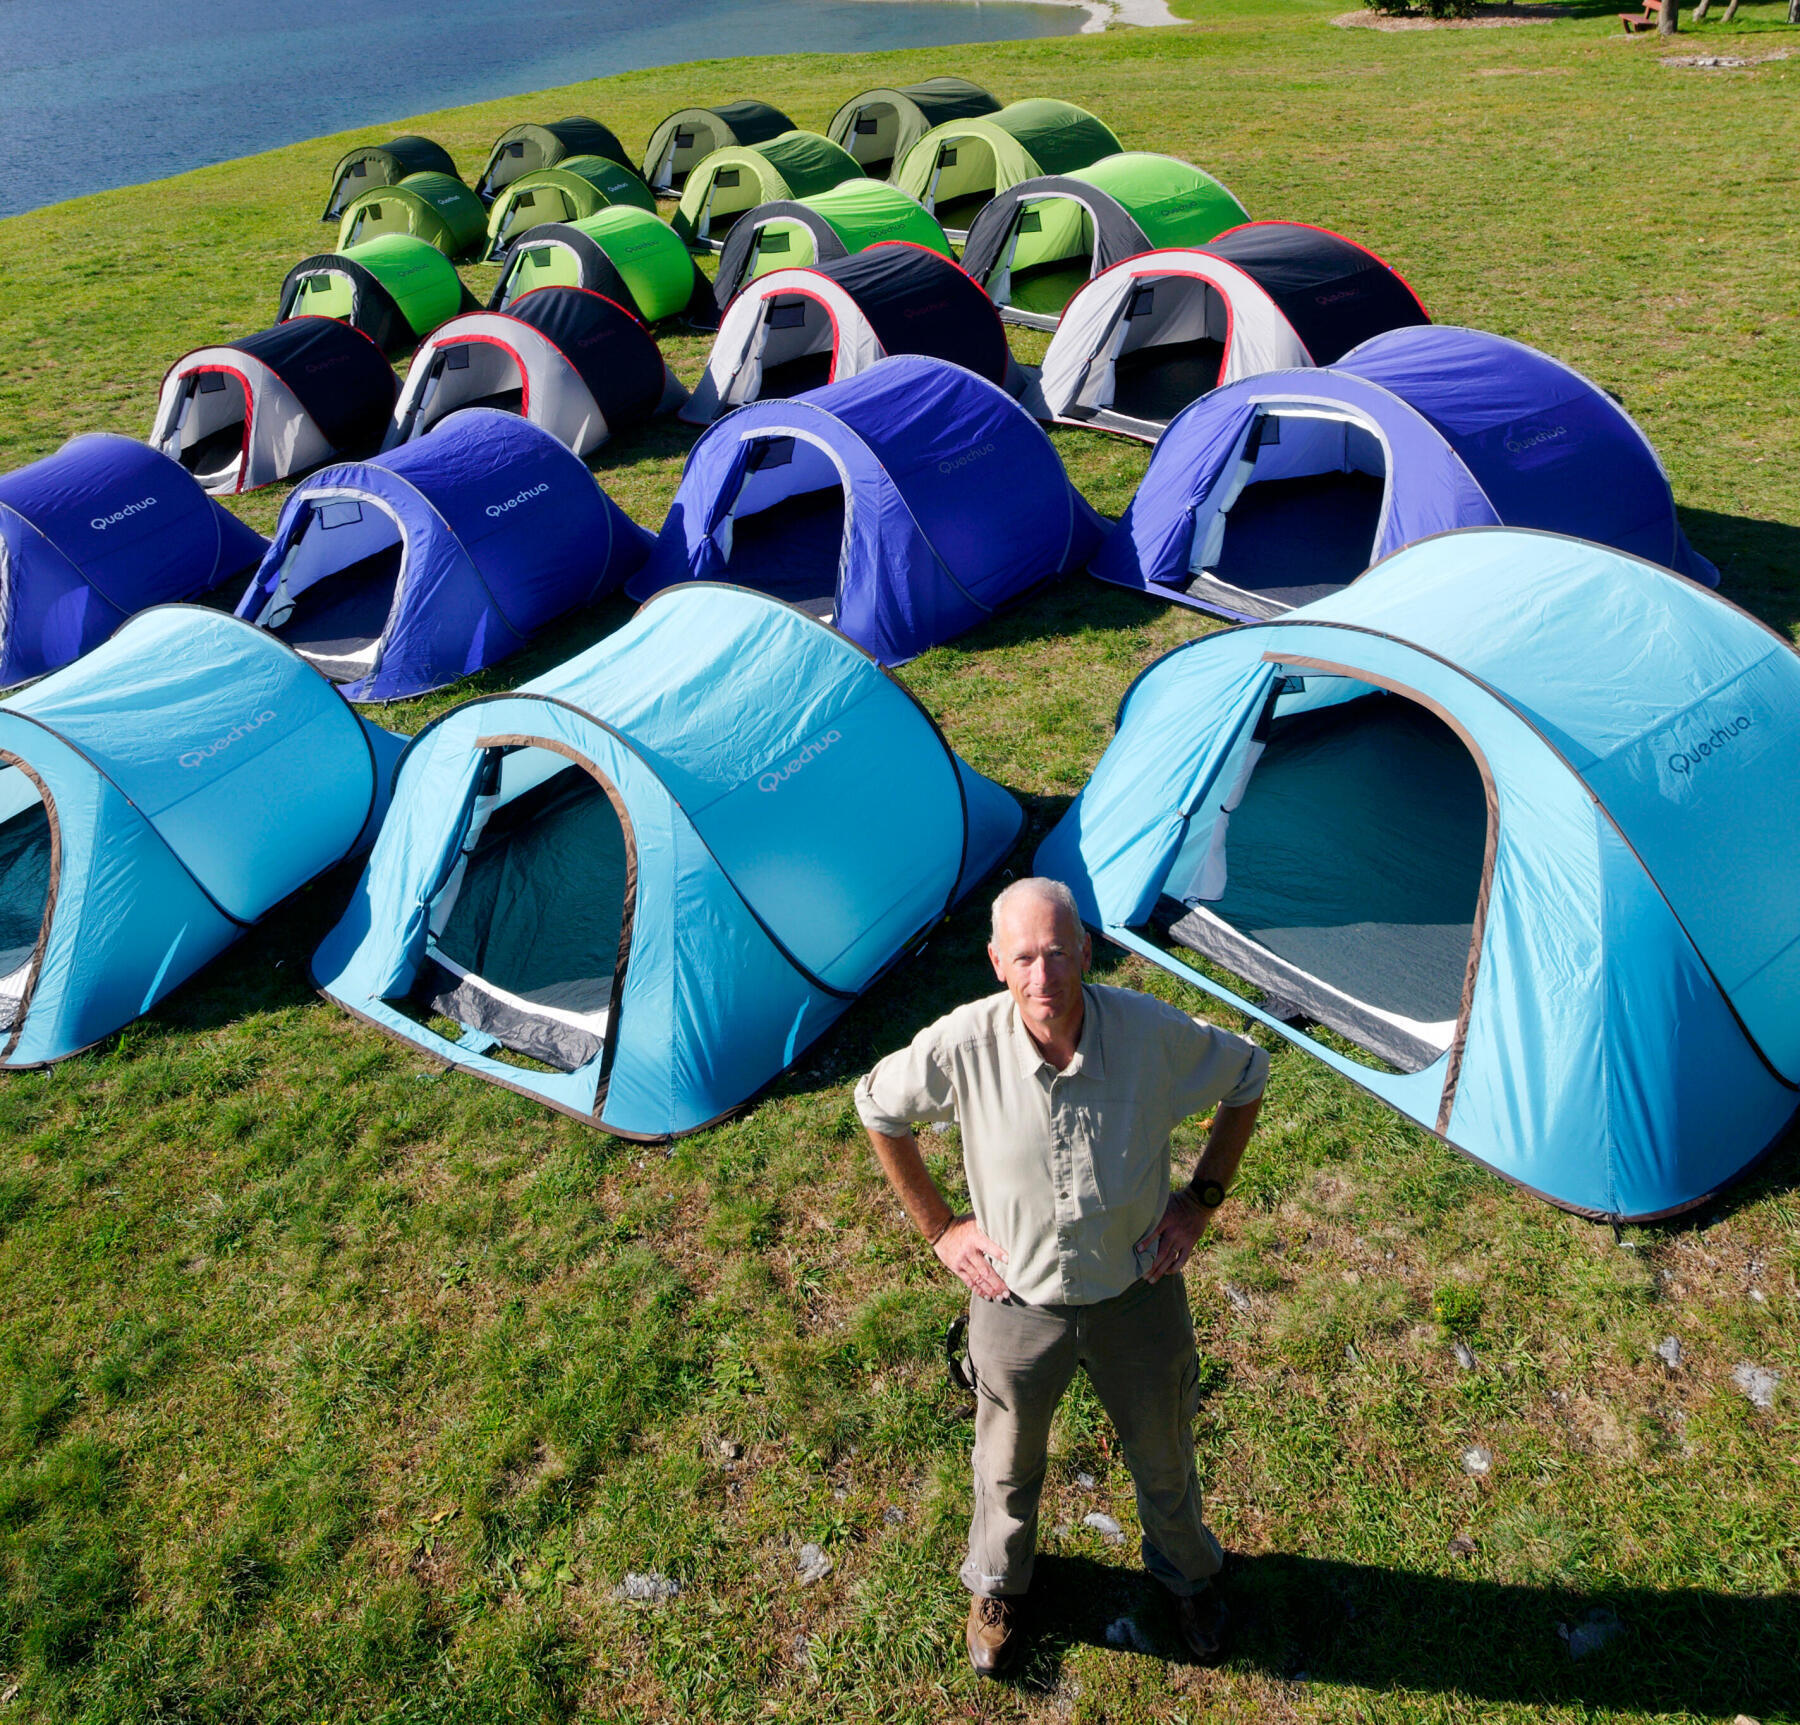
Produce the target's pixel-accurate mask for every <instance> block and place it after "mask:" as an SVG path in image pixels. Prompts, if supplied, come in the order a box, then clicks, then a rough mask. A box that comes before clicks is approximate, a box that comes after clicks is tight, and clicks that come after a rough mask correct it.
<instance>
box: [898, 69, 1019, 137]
mask: <svg viewBox="0 0 1800 1725" xmlns="http://www.w3.org/2000/svg"><path fill="white" fill-rule="evenodd" d="M900 94H901V95H903V96H910V97H911V98H912V100H913V103H914V105H915V106H916V107H917V108H918V110H919V112H920V113H921V114H923V115H924V116H925V119H926V122H927V123H928V124H929V125H932V126H943V125H947V124H948V123H949V122H950V121H952V120H979V119H980V118H981V117H982V116H983V115H984V114H997V113H999V112H1000V106H1001V104H1000V100H999V98H998V97H997V96H995V95H994V94H993V93H992V92H991V91H988V90H984V89H982V87H981V86H980V85H979V84H971V83H970V82H969V80H968V79H967V78H924V79H921V80H920V81H919V82H918V83H916V84H902V85H901V86H900Z"/></svg>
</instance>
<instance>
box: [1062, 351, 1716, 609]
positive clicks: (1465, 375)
mask: <svg viewBox="0 0 1800 1725" xmlns="http://www.w3.org/2000/svg"><path fill="white" fill-rule="evenodd" d="M1495 525H1505V526H1509V527H1536V528H1542V529H1545V530H1547V531H1550V532H1557V533H1567V534H1572V535H1575V536H1577V537H1580V538H1584V539H1591V540H1594V541H1596V542H1598V543H1600V544H1604V545H1611V546H1614V547H1616V548H1617V549H1618V550H1621V551H1626V552H1629V553H1631V554H1632V555H1633V556H1637V557H1644V558H1648V559H1649V560H1650V561H1652V562H1655V563H1661V564H1664V565H1666V566H1667V567H1669V568H1672V569H1674V570H1675V571H1676V572H1677V573H1679V574H1683V575H1688V576H1690V577H1692V578H1694V579H1696V580H1699V581H1702V582H1705V583H1706V584H1708V585H1716V584H1717V582H1718V578H1719V577H1718V571H1717V570H1715V569H1714V568H1713V567H1712V565H1711V564H1710V563H1708V562H1707V561H1706V560H1705V559H1704V558H1703V557H1700V556H1698V555H1696V554H1695V553H1694V552H1693V551H1692V550H1691V549H1690V548H1689V546H1688V543H1687V539H1686V537H1685V536H1684V535H1683V533H1682V531H1681V526H1680V523H1679V522H1678V521H1677V519H1676V516H1675V501H1674V497H1673V495H1672V494H1671V492H1670V490H1669V481H1668V477H1667V475H1666V474H1665V473H1664V472H1663V469H1662V465H1661V463H1660V462H1659V461H1658V460H1657V458H1656V452H1655V450H1653V449H1652V448H1651V446H1650V442H1649V440H1648V439H1647V438H1646V437H1645V436H1644V434H1643V432H1642V431H1640V430H1639V429H1638V427H1637V425H1636V424H1635V423H1633V421H1632V419H1631V417H1630V416H1629V415H1628V414H1627V413H1626V412H1625V410H1624V409H1623V408H1621V407H1620V406H1619V405H1618V404H1617V403H1616V402H1614V401H1613V400H1612V399H1611V398H1610V397H1608V396H1607V395H1606V393H1605V392H1604V391H1603V390H1601V389H1599V388H1598V387H1596V386H1595V385H1594V384H1592V383H1590V382H1588V380H1587V379H1586V378H1584V377H1582V376H1581V375H1580V374H1579V373H1578V372H1576V371H1573V370H1571V369H1570V368H1569V367H1568V366H1566V365H1563V364H1562V363H1561V362H1560V361H1557V360H1554V359H1551V358H1550V357H1549V356H1548V355H1546V354H1542V353H1539V352H1537V351H1536V350H1535V349H1534V348H1529V347H1525V346H1523V345H1522V344H1520V343H1518V342H1515V341H1508V340H1506V339H1505V338H1503V337H1501V336H1496V335H1487V334H1484V333H1482V332H1480V331H1477V330H1465V329H1454V328H1450V327H1447V326H1444V325H1436V326H1426V327H1421V328H1413V329H1401V330H1394V331H1391V332H1390V333H1388V334H1386V335H1381V336H1377V337H1376V338H1375V339H1374V340H1373V341H1369V342H1365V343H1363V344H1362V346H1360V347H1358V348H1355V349H1354V350H1352V351H1351V352H1350V353H1349V354H1347V355H1346V356H1345V357H1344V358H1343V359H1342V360H1340V361H1339V362H1338V364H1337V365H1335V366H1330V367H1322V368H1320V369H1318V370H1314V371H1281V372H1268V373H1265V374H1263V375H1262V376H1259V377H1251V378H1246V379H1245V380H1244V381H1242V382H1241V383H1234V384H1230V385H1228V386H1227V387H1225V388H1224V389H1220V390H1215V391H1214V392H1213V393H1212V394H1211V395H1208V396H1205V397H1203V398H1202V399H1201V400H1199V401H1197V402H1195V403H1193V405H1192V406H1190V407H1188V408H1186V409H1184V410H1183V411H1182V412H1181V413H1180V414H1179V415H1178V416H1177V417H1176V418H1175V420H1174V421H1173V422H1172V423H1171V424H1170V426H1169V429H1168V430H1167V431H1166V432H1164V433H1163V436H1162V440H1161V442H1159V443H1158V444H1157V446H1156V452H1155V454H1154V455H1152V456H1151V458H1150V466H1149V469H1148V471H1147V472H1146V473H1145V475H1144V479H1143V483H1142V484H1141V485H1140V486H1139V487H1138V491H1137V495H1136V496H1135V497H1134V498H1133V499H1132V500H1131V503H1130V505H1129V507H1128V508H1127V509H1126V511H1125V514H1124V515H1123V517H1121V519H1120V521H1119V523H1118V525H1117V526H1116V527H1115V528H1114V529H1113V530H1112V532H1111V534H1110V535H1109V536H1108V538H1107V541H1106V544H1105V545H1104V546H1103V547H1102V548H1101V551H1100V554H1099V556H1098V557H1096V558H1095V559H1094V563H1093V573H1094V574H1096V575H1098V576H1099V577H1100V578H1101V579H1102V580H1104V581H1113V582H1117V583H1118V584H1119V585H1120V586H1124V587H1133V588H1136V589H1138V590H1139V591H1146V592H1152V593H1155V594H1157V595H1158V596H1159V597H1162V598H1167V599H1176V600H1179V601H1181V602H1182V603H1184V604H1190V605H1198V606H1200V607H1202V608H1203V609H1206V610H1210V611H1216V612H1218V613H1220V614H1221V615H1223V616H1227V617H1238V618H1251V617H1268V616H1274V615H1277V614H1278V613H1280V612H1282V611H1285V610H1287V609H1289V608H1290V607H1292V606H1295V605H1303V604H1307V603H1309V602H1310V601H1312V600H1314V599H1317V598H1320V597H1321V596H1323V595H1324V594H1326V593H1329V592H1333V591H1335V590H1336V589H1337V588H1339V587H1342V586H1343V585H1344V584H1345V583H1347V582H1349V581H1353V580H1355V579H1356V577H1357V576H1358V575H1360V574H1361V573H1362V571H1363V570H1364V569H1366V568H1367V567H1368V566H1369V565H1370V564H1371V563H1374V562H1376V561H1378V560H1379V559H1381V558H1383V557H1386V556H1388V555H1389V554H1390V553H1391V552H1394V551H1397V550H1398V549H1399V548H1400V547H1401V546H1403V545H1407V544H1410V543H1412V542H1413V541H1414V540H1418V539H1423V538H1426V537H1428V536H1429V535H1431V534H1433V533H1441V532H1444V531H1446V530H1448V529H1450V528H1453V527H1480V526H1495Z"/></svg>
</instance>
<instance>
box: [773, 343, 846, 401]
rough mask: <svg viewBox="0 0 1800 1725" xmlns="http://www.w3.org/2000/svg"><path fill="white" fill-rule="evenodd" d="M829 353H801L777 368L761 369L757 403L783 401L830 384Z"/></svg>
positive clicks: (775, 366)
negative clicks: (796, 357)
mask: <svg viewBox="0 0 1800 1725" xmlns="http://www.w3.org/2000/svg"><path fill="white" fill-rule="evenodd" d="M831 360H832V356H831V355H830V354H829V353H803V354H801V355H800V356H799V358H798V359H786V360H783V361H782V362H781V363H780V364H779V365H765V366H764V367H763V370H762V381H761V383H760V384H759V385H758V388H757V393H756V399H757V400H758V401H785V400H789V399H791V398H792V397H794V396H796V395H801V394H804V393H805V391H807V390H809V389H822V388H824V386H825V385H826V384H828V383H829V382H830V381H831Z"/></svg>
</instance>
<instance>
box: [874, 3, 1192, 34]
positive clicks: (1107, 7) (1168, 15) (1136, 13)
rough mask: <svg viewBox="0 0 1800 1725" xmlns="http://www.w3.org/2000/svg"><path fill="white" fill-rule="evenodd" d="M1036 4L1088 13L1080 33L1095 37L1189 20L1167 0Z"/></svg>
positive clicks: (977, 4)
mask: <svg viewBox="0 0 1800 1725" xmlns="http://www.w3.org/2000/svg"><path fill="white" fill-rule="evenodd" d="M875 3H877V4H882V5H889V4H892V5H901V4H904V3H905V0H875ZM962 3H963V4H967V5H975V6H979V5H980V4H981V0H962ZM1025 3H1026V4H1029V5H1033V6H1072V7H1074V8H1075V10H1076V11H1078V12H1085V13H1086V14H1087V17H1086V19H1085V20H1084V21H1083V23H1082V26H1081V30H1080V32H1079V34H1081V35H1083V36H1091V35H1093V34H1095V33H1096V32H1097V31H1100V30H1104V29H1105V28H1106V27H1107V25H1108V24H1138V25H1142V26H1143V27H1145V28H1146V29H1148V28H1153V27H1154V26H1156V25H1158V24H1181V23H1185V22H1187V20H1185V19H1182V18H1177V17H1176V16H1175V14H1174V13H1173V12H1171V11H1170V10H1169V8H1168V6H1167V5H1166V4H1165V3H1164V0H1025Z"/></svg>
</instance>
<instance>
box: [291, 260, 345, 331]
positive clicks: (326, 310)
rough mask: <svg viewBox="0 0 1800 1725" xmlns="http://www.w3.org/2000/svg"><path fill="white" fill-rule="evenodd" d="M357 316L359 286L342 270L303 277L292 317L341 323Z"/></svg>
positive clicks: (316, 272) (295, 297)
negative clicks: (357, 289) (321, 318)
mask: <svg viewBox="0 0 1800 1725" xmlns="http://www.w3.org/2000/svg"><path fill="white" fill-rule="evenodd" d="M355 315H356V284H355V283H354V282H353V281H352V280H351V279H350V277H349V276H347V275H346V274H344V272H343V271H342V270H318V271H315V272H314V273H313V274H312V275H308V276H302V277H301V278H300V285H299V287H298V288H297V289H296V290H295V293H294V309H293V310H292V311H291V312H289V313H288V316H289V317H331V318H336V319H337V320H338V321H339V322H340V323H341V322H343V321H345V320H346V319H348V318H352V317H354V316H355Z"/></svg>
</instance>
